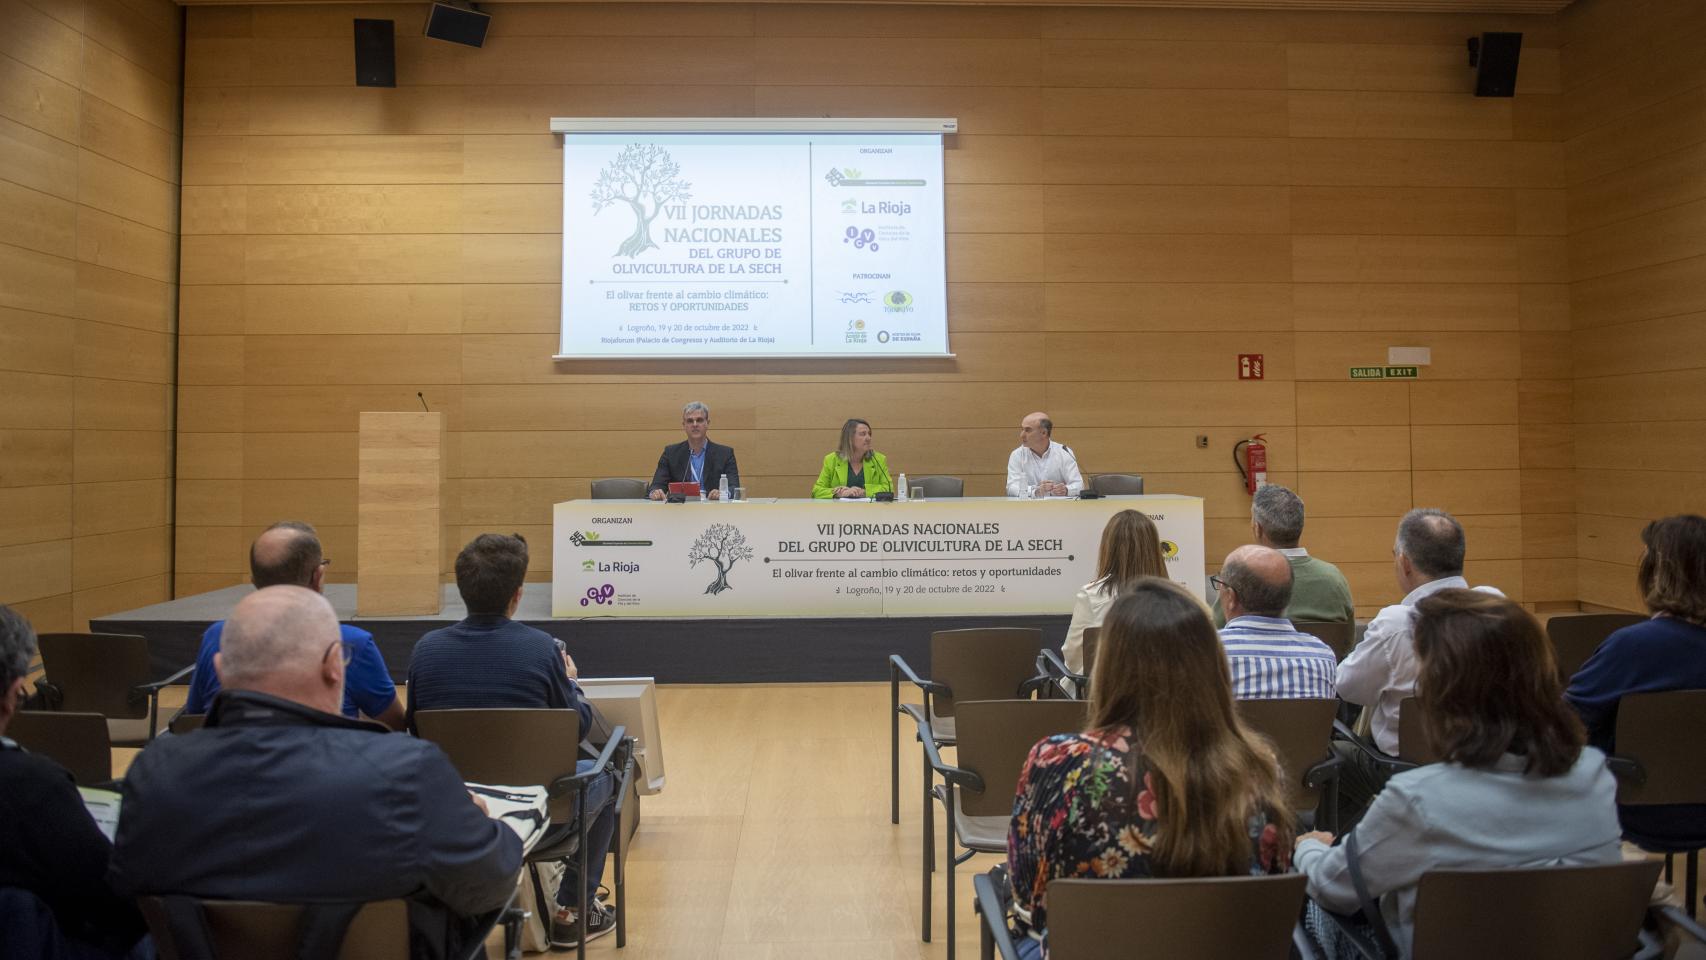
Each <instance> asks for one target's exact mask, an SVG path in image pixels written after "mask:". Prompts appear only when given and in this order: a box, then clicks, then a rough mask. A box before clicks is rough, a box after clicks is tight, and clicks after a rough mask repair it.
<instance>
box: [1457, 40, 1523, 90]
mask: <svg viewBox="0 0 1706 960" xmlns="http://www.w3.org/2000/svg"><path fill="white" fill-rule="evenodd" d="M1521 55H1522V34H1520V33H1483V34H1481V35H1480V36H1479V37H1470V38H1469V65H1470V66H1471V67H1474V68H1475V95H1476V96H1477V97H1510V96H1515V95H1516V61H1517V58H1518V57H1520V56H1521Z"/></svg>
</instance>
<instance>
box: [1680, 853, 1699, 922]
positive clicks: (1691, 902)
mask: <svg viewBox="0 0 1706 960" xmlns="http://www.w3.org/2000/svg"><path fill="white" fill-rule="evenodd" d="M1686 873H1687V876H1688V879H1687V880H1686V881H1684V882H1683V887H1684V889H1685V891H1686V893H1687V896H1688V918H1689V919H1690V920H1692V919H1694V908H1695V906H1696V905H1697V903H1698V901H1699V899H1700V886H1699V881H1700V851H1698V850H1690V851H1688V868H1687V871H1686Z"/></svg>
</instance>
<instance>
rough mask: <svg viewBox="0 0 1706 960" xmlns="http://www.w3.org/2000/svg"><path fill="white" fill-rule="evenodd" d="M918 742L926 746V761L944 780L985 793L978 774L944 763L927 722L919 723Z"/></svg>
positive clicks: (981, 779)
mask: <svg viewBox="0 0 1706 960" xmlns="http://www.w3.org/2000/svg"><path fill="white" fill-rule="evenodd" d="M918 740H919V742H920V743H922V744H924V759H925V761H926V762H928V763H929V764H930V769H932V770H934V771H936V773H937V774H939V775H940V776H941V777H942V779H943V780H945V781H947V782H948V783H951V784H953V785H955V786H957V787H960V788H962V789H965V790H973V791H976V792H978V793H982V792H983V778H982V777H980V776H978V775H977V774H976V773H974V772H972V771H970V770H967V769H965V768H964V767H956V766H953V765H952V764H948V763H943V762H942V754H941V751H939V750H937V749H936V741H935V739H934V738H932V737H931V736H930V728H929V727H928V726H927V721H924V720H919V721H918Z"/></svg>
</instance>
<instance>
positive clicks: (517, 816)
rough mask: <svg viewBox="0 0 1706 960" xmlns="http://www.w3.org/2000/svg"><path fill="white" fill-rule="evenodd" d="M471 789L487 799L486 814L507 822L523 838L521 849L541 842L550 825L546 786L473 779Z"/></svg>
mask: <svg viewBox="0 0 1706 960" xmlns="http://www.w3.org/2000/svg"><path fill="white" fill-rule="evenodd" d="M467 787H468V792H469V793H472V794H475V795H476V796H478V797H479V798H480V799H481V800H484V801H485V802H486V814H487V815H488V816H490V817H491V818H492V819H493V820H496V821H498V822H499V823H502V824H504V825H505V826H507V827H509V828H510V829H511V830H514V831H515V835H516V836H518V837H520V838H521V852H522V853H526V852H528V851H529V850H532V849H533V848H534V847H535V846H537V845H538V843H539V839H540V838H541V837H543V836H545V830H546V828H548V827H549V826H550V825H551V817H550V815H549V814H548V813H546V812H545V808H546V805H547V803H548V800H549V797H548V795H547V793H546V792H545V788H544V787H503V786H493V785H491V784H485V783H470V784H468V785H467Z"/></svg>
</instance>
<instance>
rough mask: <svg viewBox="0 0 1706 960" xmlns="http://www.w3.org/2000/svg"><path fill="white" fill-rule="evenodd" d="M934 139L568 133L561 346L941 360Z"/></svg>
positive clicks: (584, 353) (938, 150) (639, 352)
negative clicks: (911, 357)
mask: <svg viewBox="0 0 1706 960" xmlns="http://www.w3.org/2000/svg"><path fill="white" fill-rule="evenodd" d="M945 300H946V283H945V276H944V253H943V223H942V140H941V137H940V136H939V135H935V134H887V133H883V134H869V133H866V134H841V133H833V134H825V133H800V134H774V133H764V134H742V133H734V134H731V133H588V134H580V133H568V134H565V136H564V138H563V314H562V325H563V326H562V347H561V354H560V355H561V356H564V357H658V358H664V357H681V358H694V357H765V356H772V357H779V356H792V357H800V356H823V357H837V356H840V357H846V356H880V357H896V356H942V355H945V354H947V353H948V337H947V305H946V303H945Z"/></svg>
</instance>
